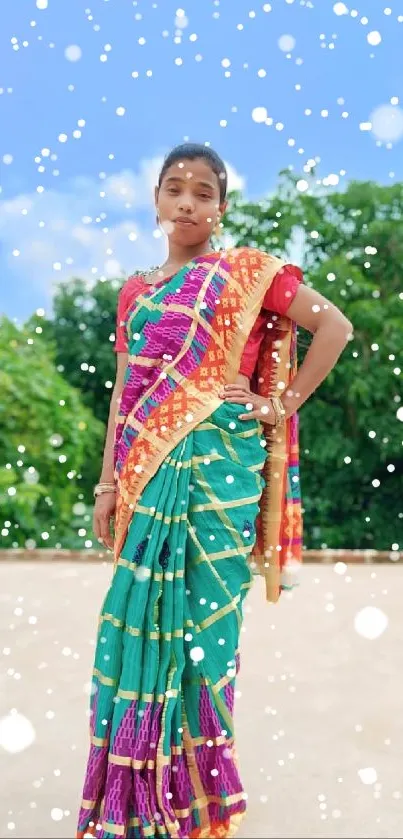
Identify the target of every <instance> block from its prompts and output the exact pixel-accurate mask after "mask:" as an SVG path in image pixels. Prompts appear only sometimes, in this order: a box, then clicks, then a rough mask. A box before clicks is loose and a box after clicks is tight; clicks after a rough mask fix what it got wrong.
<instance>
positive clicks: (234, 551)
mask: <svg viewBox="0 0 403 839" xmlns="http://www.w3.org/2000/svg"><path fill="white" fill-rule="evenodd" d="M249 550H250V551H251V550H252V545H250V546H249ZM244 553H247V548H246V547H245V551H244ZM231 556H239V548H230V549H229V550H228V551H216V552H215V553H214V554H209V555H208V558H209V561H210V562H216V561H217V560H220V559H230V557H231ZM205 559H206V557H205V556H203V554H198V555H197V556H195V557H194V558H193V557H192V565H199V564H200V563H201V562H205Z"/></svg>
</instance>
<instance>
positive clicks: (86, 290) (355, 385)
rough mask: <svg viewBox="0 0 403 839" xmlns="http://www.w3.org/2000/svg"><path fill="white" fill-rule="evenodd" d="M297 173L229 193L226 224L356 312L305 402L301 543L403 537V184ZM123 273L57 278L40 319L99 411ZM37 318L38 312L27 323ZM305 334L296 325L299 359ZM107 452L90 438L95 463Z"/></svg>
mask: <svg viewBox="0 0 403 839" xmlns="http://www.w3.org/2000/svg"><path fill="white" fill-rule="evenodd" d="M297 180H298V179H297V178H296V177H294V176H293V175H291V174H290V173H289V172H285V173H282V175H281V178H280V182H279V187H278V189H277V191H276V192H275V194H273V195H272V196H270V197H268V198H267V199H265V200H263V201H260V202H249V201H244V200H243V198H242V195H240V194H234V195H233V197H232V201H231V205H230V209H229V210H228V212H227V214H226V218H225V230H224V235H225V236H228V237H229V240H230V241H231V242H233V243H234V244H237V245H252V246H256V247H259V248H263V249H265V250H268V251H270V252H272V253H275V254H276V255H279V256H282V257H284V256H285V257H286V258H287V259H290V260H291V261H295V260H297V261H298V262H300V264H301V265H302V267H303V268H304V271H305V281H306V283H308V284H310V285H312V286H313V287H314V288H316V289H317V290H318V291H320V292H321V293H322V294H324V295H325V296H326V297H328V298H329V299H330V300H331V301H332V302H333V303H335V304H336V305H337V306H339V307H340V308H341V309H342V310H343V311H344V312H345V314H346V315H347V317H348V318H349V319H350V320H351V321H352V322H353V324H354V330H355V337H354V341H353V342H351V343H350V344H349V345H348V347H347V348H346V350H345V351H344V353H343V355H342V357H341V359H340V361H339V363H338V364H337V366H336V368H335V369H334V370H333V371H332V373H331V374H330V376H329V377H328V378H327V380H326V381H325V382H324V383H323V384H322V385H321V387H320V388H319V389H318V390H317V392H316V393H315V395H314V396H313V397H312V398H311V399H310V400H309V401H308V402H307V404H306V405H304V406H303V408H302V409H301V412H300V420H301V476H302V496H303V503H304V508H305V543H306V544H307V546H308V547H321V546H323V545H325V546H326V545H327V546H329V547H333V548H337V547H345V548H378V549H381V548H382V549H390V548H391V547H392V545H393V544H396V543H397V544H400V548H401V547H402V543H403V504H402V492H401V488H402V474H403V449H402V424H401V422H400V421H399V419H398V418H397V411H398V409H399V407H400V406H401V404H402V403H401V399H402V386H401V372H400V368H401V366H402V359H401V352H402V338H401V336H402V334H403V293H402V282H401V272H402V268H401V266H402V262H403V260H402V257H403V185H402V184H396V185H393V186H380V185H378V184H375V183H370V182H368V183H362V182H354V181H353V182H351V183H350V185H349V186H348V188H347V189H346V190H345V191H344V192H342V191H335V190H328V189H325V188H324V187H323V186H320V187H317V186H316V181H315V173H314V172H312V173H311V174H310V175H306V180H307V182H310V189H309V190H307V191H301V187H304V186H305V184H303V183H300V184H298V188H297ZM224 241H226V240H224ZM296 254H297V255H296ZM120 285H121V282H120V281H109V282H108V281H107V282H103V283H102V282H97V283H96V284H95V285H94V286H92V287H90V286H88V285H87V284H86V283H84V282H83V281H81V280H77V279H76V280H72V281H71V282H70V283H68V284H66V285H63V286H61V287H60V288H59V290H58V292H57V294H56V298H55V302H54V316H53V318H52V319H51V320H49V321H46V322H44V319H43V318H42V319H40V322H41V324H42V327H43V330H44V335H45V336H46V339H47V341H48V344H49V347H50V348H52V347H53V348H54V349H53V350H52V351H53V352H54V355H55V362H56V364H57V365H58V369H59V370H60V371H61V373H62V374H63V377H64V378H65V379H66V380H67V381H68V382H69V383H70V384H71V385H73V386H74V387H76V388H79V389H80V391H81V393H82V399H83V401H84V402H85V404H86V405H87V406H88V407H89V408H90V409H91V411H92V412H93V414H94V415H95V416H96V417H97V418H99V419H100V420H102V421H103V422H105V421H106V418H107V415H108V409H109V400H110V385H111V384H112V382H113V380H114V375H115V359H114V353H113V351H112V345H113V340H114V333H115V317H116V301H117V292H118V289H119V287H120ZM37 324H38V319H37V318H36V317H35V318H33V319H32V320H31V322H30V324H29V329H30V330H31V332H32V331H34V330H35V328H36V326H37ZM310 340H311V338H310V336H309V335H308V334H307V333H304V332H303V331H302V330H300V337H299V344H300V360H302V359H303V357H304V354H305V351H306V347H307V345H308V344H309V341H310ZM83 365H84V369H83ZM97 454H99V459H98V460H97V458H96V455H97ZM100 455H101V450H99V452H96V451H95V446H94V445H92V450H91V452H90V453H89V457H90V458H91V464H88V467H87V473H88V474H90V473H91V469H92V470H94V469H95V466H96V467H97V468H99V461H100ZM94 457H95V460H94Z"/></svg>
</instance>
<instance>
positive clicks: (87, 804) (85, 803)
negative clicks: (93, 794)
mask: <svg viewBox="0 0 403 839" xmlns="http://www.w3.org/2000/svg"><path fill="white" fill-rule="evenodd" d="M97 804H98V801H97V799H96V798H94V800H93V801H91V799H89V798H83V799H82V800H81V806H82V808H83V809H84V810H92V808H93V807H96V805H97Z"/></svg>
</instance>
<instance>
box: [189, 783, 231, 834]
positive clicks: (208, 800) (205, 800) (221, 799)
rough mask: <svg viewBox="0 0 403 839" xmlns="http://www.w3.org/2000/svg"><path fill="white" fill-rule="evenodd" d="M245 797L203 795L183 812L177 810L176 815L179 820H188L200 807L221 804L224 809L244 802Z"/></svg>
mask: <svg viewBox="0 0 403 839" xmlns="http://www.w3.org/2000/svg"><path fill="white" fill-rule="evenodd" d="M244 795H245V793H244V792H234V793H233V794H232V795H227V796H220V795H203V796H202V798H195V799H194V800H193V801H191V802H190V806H189V807H185V808H184V809H183V810H175V813H176V815H177V817H178V819H186V818H187V816H190V814H191V813H193V810H197V809H198V808H199V807H200V805H203V806H204V807H208V805H209V804H221V805H222V806H223V807H231V806H232V805H233V804H238V802H239V801H243V800H244ZM207 835H208V836H211V834H206V836H207Z"/></svg>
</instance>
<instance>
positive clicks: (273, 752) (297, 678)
mask: <svg viewBox="0 0 403 839" xmlns="http://www.w3.org/2000/svg"><path fill="white" fill-rule="evenodd" d="M342 570H343V569H342ZM110 574H111V567H110V566H106V565H103V564H100V565H96V564H85V565H80V564H79V563H77V562H76V563H73V562H72V563H64V562H55V563H53V564H50V563H49V564H48V563H46V564H45V563H29V562H27V563H25V562H24V563H21V564H19V563H18V562H10V563H9V562H2V563H0V632H1V645H0V646H1V649H2V655H1V670H0V743H1V742H3V748H2V747H1V745H0V772H1V778H2V784H1V787H0V836H1V837H13V836H14V837H35V838H36V837H38V839H39V837H40V838H41V839H42V838H43V839H45V837H49V839H50V838H51V837H56V836H57V837H70V839H72V837H74V835H75V820H76V813H77V807H78V804H79V799H80V796H81V785H82V781H83V774H84V767H85V760H86V755H87V747H88V734H87V727H88V716H87V709H88V702H89V699H88V695H87V691H88V685H89V680H90V674H91V666H92V655H93V647H94V637H95V631H96V620H97V615H98V611H99V608H100V606H101V602H102V599H103V595H104V592H105V590H106V588H107V586H108V582H109V579H110ZM402 592H403V566H402V565H397V564H395V565H393V564H390V565H378V566H371V565H360V566H353V567H349V568H347V569H345V572H344V573H343V574H338V573H337V572H336V571H335V570H334V568H333V567H332V566H323V565H322V566H319V565H318V566H312V565H307V566H306V567H305V568H304V570H303V575H302V580H301V588H300V589H299V590H298V591H297V592H296V593H295V594H294V595H292V596H283V598H282V601H281V603H280V604H278V605H276V606H267V605H266V604H265V602H264V598H263V594H262V591H261V587H260V583H259V582H257V583H256V585H255V587H254V589H253V591H252V592H251V594H250V596H249V600H248V605H247V611H248V614H247V615H246V621H245V628H244V632H243V636H242V647H243V657H242V668H241V677H240V679H239V683H238V688H239V694H240V695H239V696H238V700H237V731H238V747H239V752H240V759H241V767H242V768H243V777H244V782H245V786H246V788H247V790H248V792H249V814H248V817H247V820H246V821H245V823H244V827H243V831H242V834H241V835H242V837H243V838H244V839H246V837H249V839H263V837H279V839H285V837H290V839H291V837H292V838H294V837H330V839H333V838H334V839H337V838H338V837H347V836H348V837H396V839H397V838H398V837H403V759H402V753H403V711H402V707H403V699H402V697H403V654H402V650H403V620H402ZM366 607H372V608H375V610H381V612H378V611H374V612H372V613H371V612H369V613H367V616H368V621H367V623H368V627H369V629H367V630H366V634H368V632H371V631H372V630H373V631H374V633H375V632H376V629H377V627H378V626H380V624H381V623H382V615H383V614H384V615H386V617H387V619H388V625H387V626H386V628H385V629H384V631H383V632H382V634H380V636H379V637H377V638H375V639H373V640H370V639H369V638H368V637H363V635H362V634H360V632H358V631H357V629H356V628H355V618H356V616H357V614H358V613H360V611H361V610H362V609H364V608H366ZM363 617H365V615H364V616H363ZM13 709H15V711H14V712H13ZM10 712H11V713H18V714H20V715H23V718H26V719H27V720H28V722H25V723H24V720H23V719H22V720H21V718H18V717H16V718H15V719H14V723H15V726H16V730H17V735H13V736H12V738H11V742H12V743H14V744H15V743H16V737H17V738H20V739H21V740H22V741H23V742H24V743H25V748H23V749H22V751H19V752H17V753H10V751H9V746H8V745H7V737H9V731H10V722H9V721H6V722H4V718H5V717H7V716H8V715H9V714H10ZM31 726H32V728H31ZM30 736H31V737H32V743H31V745H29V744H28V740H29V737H30ZM4 745H5V746H6V748H4ZM362 770H366V771H364V772H363V771H362ZM368 781H369V782H370V783H366V782H368Z"/></svg>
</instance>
